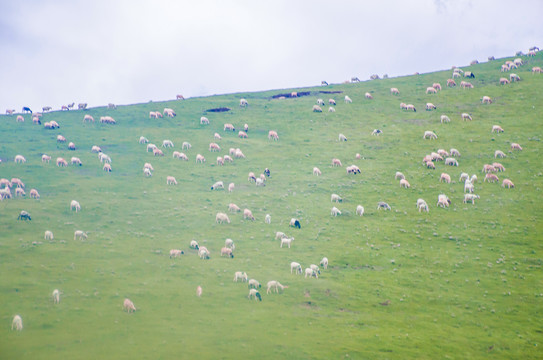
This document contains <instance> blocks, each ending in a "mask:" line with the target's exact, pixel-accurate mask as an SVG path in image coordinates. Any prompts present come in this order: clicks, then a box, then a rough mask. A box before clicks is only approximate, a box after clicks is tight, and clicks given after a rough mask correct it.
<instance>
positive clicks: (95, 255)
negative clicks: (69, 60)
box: [0, 53, 543, 359]
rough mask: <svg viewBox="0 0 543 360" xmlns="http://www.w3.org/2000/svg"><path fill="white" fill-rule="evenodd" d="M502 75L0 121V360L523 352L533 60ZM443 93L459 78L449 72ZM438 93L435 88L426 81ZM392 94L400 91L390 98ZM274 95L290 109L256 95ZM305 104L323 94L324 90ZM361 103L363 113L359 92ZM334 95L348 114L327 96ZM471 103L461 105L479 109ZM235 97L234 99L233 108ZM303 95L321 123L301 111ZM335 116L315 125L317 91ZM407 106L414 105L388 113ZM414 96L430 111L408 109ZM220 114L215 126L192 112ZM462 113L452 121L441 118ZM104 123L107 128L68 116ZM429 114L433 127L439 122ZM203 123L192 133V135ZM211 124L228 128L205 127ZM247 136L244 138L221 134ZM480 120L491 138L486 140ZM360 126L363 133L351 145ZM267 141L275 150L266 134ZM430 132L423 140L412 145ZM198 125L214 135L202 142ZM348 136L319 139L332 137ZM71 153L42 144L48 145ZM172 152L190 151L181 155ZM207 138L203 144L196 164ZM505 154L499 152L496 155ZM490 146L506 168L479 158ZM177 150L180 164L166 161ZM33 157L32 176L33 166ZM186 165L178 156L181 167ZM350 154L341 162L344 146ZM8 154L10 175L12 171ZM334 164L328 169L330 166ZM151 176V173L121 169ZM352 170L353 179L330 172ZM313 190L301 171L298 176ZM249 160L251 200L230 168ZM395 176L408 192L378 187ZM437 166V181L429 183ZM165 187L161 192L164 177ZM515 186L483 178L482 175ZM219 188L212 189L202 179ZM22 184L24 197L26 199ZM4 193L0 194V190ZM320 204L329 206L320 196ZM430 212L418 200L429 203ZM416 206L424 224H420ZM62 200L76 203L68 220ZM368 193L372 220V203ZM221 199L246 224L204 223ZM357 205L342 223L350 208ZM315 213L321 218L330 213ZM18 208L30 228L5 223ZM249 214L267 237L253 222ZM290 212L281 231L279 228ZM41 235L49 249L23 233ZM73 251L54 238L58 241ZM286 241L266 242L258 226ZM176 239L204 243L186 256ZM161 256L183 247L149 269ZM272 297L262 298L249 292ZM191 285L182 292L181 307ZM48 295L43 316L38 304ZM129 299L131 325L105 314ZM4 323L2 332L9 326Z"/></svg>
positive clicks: (537, 236)
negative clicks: (229, 128)
mask: <svg viewBox="0 0 543 360" xmlns="http://www.w3.org/2000/svg"><path fill="white" fill-rule="evenodd" d="M523 59H524V60H525V61H526V62H527V63H526V64H525V65H523V66H521V67H520V68H519V69H516V70H514V71H513V72H515V73H516V74H518V75H519V76H520V78H521V81H520V82H514V83H511V84H509V85H500V84H499V78H500V77H502V76H505V77H509V73H502V72H500V67H501V65H502V64H503V62H504V61H505V60H512V58H511V59H499V60H496V61H492V62H489V63H484V64H478V65H474V66H469V67H463V69H464V70H470V71H473V72H474V74H475V75H476V77H475V79H469V80H467V81H471V82H472V83H473V85H474V88H473V89H461V88H460V87H459V86H457V87H456V88H448V87H446V86H445V84H446V80H447V79H448V78H450V77H451V71H449V70H447V71H442V72H436V73H429V74H421V75H415V76H406V77H399V78H391V79H386V80H376V81H368V82H360V83H355V84H338V85H330V86H327V87H315V88H307V89H288V90H276V91H268V92H259V93H240V94H229V95H220V96H212V97H205V98H194V99H187V100H184V101H167V102H150V103H145V104H136V105H127V106H119V107H118V108H117V109H115V110H109V109H107V108H104V107H102V108H92V109H88V110H85V111H82V110H77V111H66V112H61V111H54V112H51V113H46V114H44V116H43V118H42V123H43V122H45V121H51V120H55V121H57V122H58V123H59V124H60V129H55V130H47V129H44V127H43V125H41V126H39V125H34V124H33V123H32V120H31V118H30V116H29V115H24V118H25V121H24V122H22V123H21V122H16V121H15V118H16V116H15V115H13V116H4V115H2V116H0V133H1V134H2V141H1V142H0V159H1V160H2V163H0V178H7V179H11V178H14V177H17V178H20V179H21V180H22V181H23V182H24V183H25V185H26V196H25V197H24V198H21V197H15V196H14V197H13V198H12V199H7V200H4V201H2V202H0V274H1V276H0V303H1V304H2V309H1V311H0V358H3V359H51V358H57V359H81V358H88V359H108V358H109V359H171V358H186V359H195V358H204V359H217V358H224V359H242V358H254V357H258V358H271V359H338V358H353V359H361V358H370V359H436V358H492V359H495V358H503V359H536V358H541V357H542V356H543V355H542V350H541V348H542V346H543V341H542V339H543V323H542V321H541V316H542V311H543V276H542V264H543V260H542V250H543V245H542V242H541V239H542V235H541V232H542V230H543V222H542V219H543V206H542V205H541V199H542V194H541V191H542V188H543V170H542V160H541V156H542V153H541V151H542V149H543V146H542V144H541V139H542V138H543V125H542V119H543V75H542V74H532V73H531V68H532V67H533V66H543V54H542V53H538V54H537V56H536V57H533V58H528V57H523ZM456 80H457V83H458V84H459V83H460V80H466V79H456ZM434 82H439V83H440V84H441V86H442V87H443V89H442V91H440V92H439V93H437V94H428V95H427V94H426V93H425V91H426V88H427V87H428V86H432V84H433V83H434ZM391 87H396V88H398V89H399V90H400V95H396V96H395V95H391V94H390V88H391ZM291 91H298V92H304V91H310V92H311V94H310V95H309V96H303V97H298V98H286V99H277V98H272V96H274V95H276V94H279V93H290V92H291ZM322 91H329V92H330V91H332V92H339V93H334V94H329V93H322ZM366 92H370V93H371V94H372V95H373V98H374V99H373V100H368V99H365V97H364V94H365V93H366ZM345 95H348V96H349V97H350V98H351V99H352V100H353V102H352V104H346V103H345V102H344V101H343V98H344V96H345ZM485 95H487V96H490V97H491V98H492V99H493V100H494V102H493V103H492V104H484V105H483V104H481V100H480V99H481V98H482V97H483V96H485ZM240 98H245V99H247V100H248V102H249V106H248V107H247V108H240V107H239V100H240ZM317 98H322V99H324V101H325V102H326V104H325V106H323V107H322V108H323V109H324V112H323V113H314V112H312V111H311V109H312V107H313V105H314V104H316V100H317ZM329 98H334V99H335V100H336V102H337V106H335V108H336V112H334V113H329V112H327V109H328V99H329ZM400 102H405V103H412V104H414V105H415V106H416V108H417V112H407V111H405V110H400V107H399V104H400ZM427 102H432V103H433V104H435V105H436V106H437V110H434V111H425V110H424V106H425V104H426V103H427ZM166 107H168V108H172V109H174V110H175V112H176V113H177V116H176V117H174V118H163V119H149V111H157V110H159V111H162V110H163V109H164V108H166ZM219 107H228V108H230V109H232V110H231V111H228V112H221V113H213V112H206V111H205V110H207V109H212V108H219ZM463 112H466V113H469V114H471V116H472V118H473V121H471V122H469V121H468V122H465V121H462V120H461V118H460V114H461V113H463ZM84 114H90V115H92V116H93V117H94V118H95V119H96V120H99V118H100V116H104V115H111V116H112V117H113V118H114V119H115V120H116V122H117V124H116V125H105V124H100V123H99V121H96V122H95V123H83V122H82V120H83V116H84ZM441 114H446V115H448V116H449V117H450V118H451V122H450V123H448V124H442V123H441V122H440V115H441ZM201 116H206V117H208V118H209V120H210V124H209V125H200V117H201ZM225 123H232V124H234V125H235V127H236V131H235V132H225V131H224V130H223V126H224V124H225ZM245 123H247V124H248V125H249V131H248V138H247V139H240V138H238V136H237V133H238V130H241V129H242V128H243V124H245ZM493 125H500V126H501V127H503V128H504V130H505V132H503V133H499V134H496V133H491V128H492V126H493ZM374 129H380V130H382V131H383V134H382V135H380V136H372V135H371V132H372V131H373V130H374ZM269 130H275V131H277V133H278V135H279V141H270V140H268V138H267V135H268V131H269ZM426 130H432V131H434V132H435V133H436V134H437V135H438V138H437V140H424V139H423V134H424V132H425V131H426ZM214 133H219V134H220V135H221V137H222V139H221V140H214V138H213V135H214ZM339 133H343V134H345V135H346V137H347V139H348V141H346V142H339V141H338V134H339ZM59 134H62V135H63V136H65V137H66V139H67V141H68V142H70V141H73V142H74V143H75V145H76V147H77V149H76V150H75V151H70V150H68V146H67V143H57V141H56V138H57V135H59ZM140 136H145V137H147V138H148V139H149V140H150V142H152V143H154V144H156V145H157V146H158V147H159V148H160V145H161V144H162V141H163V140H164V139H170V140H172V141H173V143H174V144H175V147H174V148H173V149H172V148H168V149H164V148H163V151H164V154H165V156H164V157H154V156H153V154H152V153H151V152H146V146H145V145H142V144H139V143H138V139H139V137H140ZM183 141H188V142H190V143H191V144H192V148H191V149H190V150H181V144H182V142H183ZM210 142H216V143H218V144H219V145H220V147H221V151H220V152H210V151H209V150H208V146H209V143H210ZM513 142H515V143H519V144H520V145H521V146H522V148H523V150H522V151H511V143H513ZM93 145H97V146H100V147H101V148H102V150H103V152H104V153H106V154H108V155H109V156H110V157H111V158H112V163H111V166H112V168H113V171H112V172H111V173H107V172H104V171H103V170H102V166H103V164H101V163H100V161H99V160H98V156H97V154H95V153H91V151H90V149H91V147H92V146H93ZM230 148H240V149H241V150H242V151H243V153H244V154H245V155H246V159H234V162H233V163H231V164H230V163H227V164H225V165H224V166H217V165H216V161H215V159H216V157H217V156H219V155H220V156H223V155H224V154H227V153H228V150H229V149H230ZM440 148H442V149H446V150H447V151H449V149H450V148H456V149H458V150H459V151H460V153H461V156H460V157H459V158H458V162H459V166H458V167H454V166H453V167H450V166H446V165H444V164H443V162H436V163H435V164H436V165H435V166H436V169H435V170H430V169H427V168H426V167H425V166H423V165H422V162H421V161H422V158H423V157H424V156H425V155H426V154H430V152H432V151H437V149H440ZM495 150H502V151H503V152H504V153H505V154H506V155H507V157H506V158H504V159H494V152H495ZM173 151H183V152H185V153H186V154H187V156H188V158H189V161H187V162H185V161H181V160H178V159H174V158H173V157H172V153H173ZM44 153H45V154H48V155H50V156H51V157H52V160H51V163H42V161H41V156H42V154H44ZM198 153H199V154H202V155H204V156H205V157H206V160H207V161H206V163H205V164H196V162H195V158H196V154H198ZM356 153H359V154H361V159H359V160H357V159H355V154H356ZM17 154H21V155H24V156H25V157H26V159H27V162H26V163H24V164H15V163H14V161H13V160H14V158H15V156H16V155H17ZM72 156H76V157H79V158H80V159H81V161H82V163H83V165H82V166H74V165H69V166H68V167H65V168H59V167H57V166H56V165H55V159H56V158H57V157H63V158H65V159H66V160H68V162H69V161H70V158H71V157H72ZM332 158H339V159H340V160H341V161H342V163H343V167H332V166H331V161H332ZM495 161H499V162H500V163H502V164H503V165H504V167H505V169H506V170H505V172H498V173H497V175H498V177H499V179H500V181H499V183H488V182H483V178H484V173H482V172H481V169H482V168H483V165H484V164H492V163H493V162H495ZM146 162H149V163H151V164H152V165H153V167H154V169H155V170H154V172H153V176H152V177H145V176H144V175H143V171H142V168H143V165H144V163H146ZM351 164H355V165H357V166H359V167H360V169H361V174H357V175H352V174H351V175H348V174H347V173H346V171H345V167H346V166H348V165H351ZM315 166H317V167H319V168H320V170H321V171H322V175H321V176H318V177H317V176H313V175H312V169H313V167H315ZM264 168H269V169H270V171H271V177H270V178H269V179H267V181H266V186H265V187H256V186H255V185H254V183H250V182H249V181H248V180H247V174H248V173H249V172H251V171H252V172H254V173H255V174H256V175H257V176H258V175H259V174H260V173H262V172H263V170H264ZM396 171H401V172H403V174H405V176H406V178H407V179H408V180H409V182H410V184H411V188H410V189H403V188H400V186H399V181H398V180H395V179H394V175H395V173H396ZM442 172H446V173H448V174H450V175H451V178H452V182H451V183H450V184H447V183H441V182H439V178H440V175H441V173H442ZM462 172H466V173H468V174H469V175H470V176H471V175H472V174H476V175H477V176H478V181H477V182H476V183H475V194H477V195H479V196H480V199H478V200H476V201H475V204H474V205H472V204H464V203H463V202H462V200H463V197H464V191H463V190H464V186H463V183H461V182H460V181H459V177H460V174H461V173H462ZM167 176H174V177H175V178H176V179H177V182H178V185H177V186H172V185H166V177H167ZM506 178H508V179H510V180H512V181H513V183H514V184H515V187H514V188H512V189H504V188H503V187H502V186H501V183H502V180H503V179H506ZM216 181H223V182H224V183H225V185H227V184H228V183H231V182H233V183H235V186H236V187H235V190H234V192H232V193H228V191H223V190H218V191H211V190H210V187H211V185H212V184H213V183H215V182H216ZM31 188H36V189H37V190H38V191H39V193H40V195H41V198H40V199H39V200H35V199H30V196H29V193H30V189H31ZM12 193H13V192H12ZM332 193H336V194H339V195H340V196H341V197H342V198H343V202H341V203H338V204H336V203H331V202H330V196H331V194H332ZM442 193H443V194H446V195H448V197H449V198H450V199H451V205H450V207H449V208H446V209H443V208H438V207H437V206H436V203H437V198H438V195H439V194H442ZM418 198H423V199H425V200H426V201H427V203H428V205H429V208H430V211H429V213H424V212H422V213H420V212H419V211H418V210H417V208H416V206H415V204H416V201H417V199H418ZM73 199H75V200H77V201H79V203H80V204H81V207H82V210H81V211H80V212H77V213H76V212H74V211H71V210H70V201H71V200H73ZM379 201H385V202H387V203H388V204H389V205H390V206H391V208H392V210H391V211H382V210H377V203H378V202H379ZM229 203H235V204H237V205H238V206H239V207H240V208H241V209H242V211H243V209H244V208H248V209H251V210H252V212H253V214H254V216H255V218H256V220H255V221H250V220H244V219H243V215H242V214H240V213H237V214H231V213H229V216H230V220H231V223H230V224H217V223H215V215H216V214H217V212H227V207H228V204H229ZM358 204H360V205H362V206H364V208H365V214H364V216H363V217H359V216H357V215H356V213H355V209H356V206H357V205H358ZM332 206H337V207H338V208H339V209H340V210H341V211H342V215H341V216H338V217H332V216H331V215H330V209H331V208H332ZM21 210H26V211H28V212H29V213H30V214H31V217H32V220H31V221H17V216H18V214H19V213H20V211H21ZM266 214H271V218H272V220H271V224H266V223H265V222H264V217H265V215H266ZM291 218H298V219H299V220H300V223H301V229H294V228H292V227H289V222H290V219H291ZM46 230H51V231H52V232H53V233H54V240H45V239H44V232H45V231H46ZM75 230H83V231H85V232H87V234H88V239H86V240H74V231H75ZM276 231H283V232H285V233H286V234H287V235H289V236H293V237H294V238H295V240H294V241H293V243H292V247H291V248H290V249H289V248H285V247H283V248H280V246H279V244H280V242H279V240H275V232H276ZM226 238H231V239H233V240H234V242H235V245H236V249H235V251H234V255H235V257H234V258H233V259H231V258H227V257H221V256H220V249H221V247H222V246H224V241H225V239H226ZM192 239H195V240H197V241H198V242H199V243H200V245H201V246H202V245H205V246H206V247H207V248H208V249H209V250H210V251H211V257H210V259H209V260H201V259H200V258H199V257H198V254H197V251H196V250H193V249H190V248H189V243H190V241H191V240H192ZM170 249H182V250H184V252H185V253H184V255H182V256H181V257H180V258H174V259H170V257H169V251H170ZM323 256H326V257H328V259H329V262H330V264H329V267H328V269H326V270H324V269H321V274H320V275H319V278H318V279H315V278H307V279H306V278H304V277H303V276H302V275H294V274H291V273H290V266H289V264H290V262H292V261H297V262H299V263H301V264H302V266H303V267H304V269H305V268H306V267H309V265H310V264H318V263H319V261H320V260H321V259H322V257H323ZM236 271H245V272H247V274H248V276H249V278H254V279H257V280H258V281H260V283H261V284H262V289H260V292H261V294H262V302H258V301H252V300H251V301H249V300H248V299H247V295H248V288H247V284H246V283H235V282H233V281H232V280H233V276H234V272H236ZM269 280H278V281H280V282H281V283H282V284H283V285H286V286H288V288H285V289H284V291H283V292H282V293H280V294H266V289H265V286H266V285H265V284H266V283H267V282H268V281H269ZM198 285H201V286H202V288H203V294H202V296H201V297H197V296H196V288H197V286H198ZM54 289H59V290H60V292H61V297H60V298H61V300H60V303H59V304H54V303H53V299H52V296H51V293H52V291H53V290H54ZM125 298H130V299H131V300H132V301H133V302H134V304H135V306H136V308H137V311H136V312H135V313H132V314H127V312H125V311H123V310H122V304H123V300H124V299H125ZM15 314H20V315H21V317H22V319H23V324H24V329H23V331H21V332H16V331H11V329H10V327H11V321H12V319H13V316H14V315H15Z"/></svg>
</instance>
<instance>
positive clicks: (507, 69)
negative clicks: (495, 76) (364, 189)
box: [501, 64, 511, 72]
mask: <svg viewBox="0 0 543 360" xmlns="http://www.w3.org/2000/svg"><path fill="white" fill-rule="evenodd" d="M509 70H511V68H510V67H509V65H507V64H503V65H502V67H501V72H507V71H509Z"/></svg>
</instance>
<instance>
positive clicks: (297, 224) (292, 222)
mask: <svg viewBox="0 0 543 360" xmlns="http://www.w3.org/2000/svg"><path fill="white" fill-rule="evenodd" d="M289 226H291V227H295V228H298V229H301V227H302V226H301V224H300V221H299V220H298V219H295V218H292V219H290V223H289Z"/></svg>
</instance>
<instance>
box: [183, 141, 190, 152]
mask: <svg viewBox="0 0 543 360" xmlns="http://www.w3.org/2000/svg"><path fill="white" fill-rule="evenodd" d="M191 147H192V145H191V144H190V143H189V142H188V141H184V142H183V145H182V146H181V150H185V149H186V150H189V149H190V148H191Z"/></svg>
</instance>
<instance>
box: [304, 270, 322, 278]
mask: <svg viewBox="0 0 543 360" xmlns="http://www.w3.org/2000/svg"><path fill="white" fill-rule="evenodd" d="M308 276H309V277H315V278H317V279H318V278H319V275H318V274H317V273H316V272H315V271H314V270H313V269H311V268H306V269H305V276H304V277H305V278H307V277H308Z"/></svg>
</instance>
